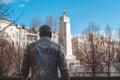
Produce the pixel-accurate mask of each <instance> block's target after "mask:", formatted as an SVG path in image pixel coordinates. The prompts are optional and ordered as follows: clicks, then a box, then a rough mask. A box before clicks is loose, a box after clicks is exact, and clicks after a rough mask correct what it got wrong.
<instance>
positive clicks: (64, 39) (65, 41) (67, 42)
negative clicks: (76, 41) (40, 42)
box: [59, 11, 72, 56]
mask: <svg viewBox="0 0 120 80" xmlns="http://www.w3.org/2000/svg"><path fill="white" fill-rule="evenodd" d="M59 38H60V39H59V42H60V44H62V45H63V46H64V48H65V52H66V55H68V56H69V55H70V56H72V42H71V29H70V18H69V17H67V16H66V11H64V12H63V16H62V17H60V29H59Z"/></svg>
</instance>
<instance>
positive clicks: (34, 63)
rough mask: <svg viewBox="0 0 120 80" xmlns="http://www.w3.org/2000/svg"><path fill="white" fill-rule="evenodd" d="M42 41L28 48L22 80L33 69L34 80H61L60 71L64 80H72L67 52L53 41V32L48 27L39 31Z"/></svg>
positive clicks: (42, 27)
mask: <svg viewBox="0 0 120 80" xmlns="http://www.w3.org/2000/svg"><path fill="white" fill-rule="evenodd" d="M39 35H40V37H41V38H40V39H39V40H38V41H36V42H33V43H31V44H30V45H28V46H27V48H26V50H25V53H24V57H23V63H22V69H21V73H22V80H26V79H27V77H28V74H29V70H30V68H31V75H32V76H31V78H32V80H59V77H58V69H60V72H61V76H62V79H63V80H70V77H69V73H68V69H67V64H66V58H65V51H64V48H63V47H62V46H60V45H59V44H57V43H55V42H53V41H51V39H50V38H51V35H52V30H51V28H50V27H49V26H48V25H43V26H41V28H40V29H39Z"/></svg>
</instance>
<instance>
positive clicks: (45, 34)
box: [39, 25, 52, 38]
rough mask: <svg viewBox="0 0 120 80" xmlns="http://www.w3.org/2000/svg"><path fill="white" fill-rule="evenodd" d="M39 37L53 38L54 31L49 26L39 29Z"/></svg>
mask: <svg viewBox="0 0 120 80" xmlns="http://www.w3.org/2000/svg"><path fill="white" fill-rule="evenodd" d="M39 35H40V37H49V38H51V36H52V29H51V28H50V26H49V25H43V26H41V27H40V29H39Z"/></svg>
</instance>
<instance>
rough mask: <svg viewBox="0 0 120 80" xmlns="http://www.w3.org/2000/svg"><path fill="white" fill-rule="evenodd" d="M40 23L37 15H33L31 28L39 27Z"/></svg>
mask: <svg viewBox="0 0 120 80" xmlns="http://www.w3.org/2000/svg"><path fill="white" fill-rule="evenodd" d="M42 24H43V23H42V21H41V20H40V19H39V18H38V17H34V18H33V19H32V21H31V28H35V29H39V28H40V26H41V25H42Z"/></svg>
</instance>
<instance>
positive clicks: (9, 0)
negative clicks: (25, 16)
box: [2, 0, 14, 4]
mask: <svg viewBox="0 0 120 80" xmlns="http://www.w3.org/2000/svg"><path fill="white" fill-rule="evenodd" d="M13 2H14V0H2V3H4V4H11V3H13Z"/></svg>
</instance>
